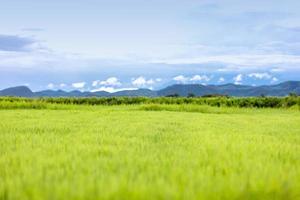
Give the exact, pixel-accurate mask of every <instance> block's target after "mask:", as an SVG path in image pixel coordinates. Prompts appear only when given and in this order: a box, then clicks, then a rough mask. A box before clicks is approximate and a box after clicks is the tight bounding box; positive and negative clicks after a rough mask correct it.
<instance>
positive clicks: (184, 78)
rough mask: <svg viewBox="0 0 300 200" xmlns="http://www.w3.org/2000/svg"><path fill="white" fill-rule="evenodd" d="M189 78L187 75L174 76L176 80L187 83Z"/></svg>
mask: <svg viewBox="0 0 300 200" xmlns="http://www.w3.org/2000/svg"><path fill="white" fill-rule="evenodd" d="M188 79H189V78H188V77H185V76H183V75H179V76H175V77H174V78H173V80H174V81H177V82H179V83H186V82H187V81H188Z"/></svg>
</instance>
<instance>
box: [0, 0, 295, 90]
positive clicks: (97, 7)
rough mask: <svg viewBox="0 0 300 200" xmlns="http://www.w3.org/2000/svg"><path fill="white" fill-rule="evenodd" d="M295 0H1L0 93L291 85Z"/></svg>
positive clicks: (293, 66)
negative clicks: (9, 90)
mask: <svg viewBox="0 0 300 200" xmlns="http://www.w3.org/2000/svg"><path fill="white" fill-rule="evenodd" d="M299 8H300V1H298V0H285V1H282V0H272V1H270V0H252V1H244V0H181V1H180V0H147V1H146V0H145V1H144V0H76V1H74V0H73V1H71V0H63V1H62V0H51V1H50V0H45V1H38V0H22V1H18V0H9V1H2V2H1V7H0V9H1V10H0V24H1V29H0V89H1V88H6V87H10V86H16V85H28V86H29V87H30V88H32V89H33V90H43V89H64V90H74V89H79V90H91V91H98V90H106V91H110V92H113V91H118V90H122V89H135V88H151V89H159V88H162V87H165V86H166V85H170V84H174V83H185V84H189V83H201V84H225V83H236V84H249V85H261V84H276V83H279V82H282V81H286V80H300V12H299Z"/></svg>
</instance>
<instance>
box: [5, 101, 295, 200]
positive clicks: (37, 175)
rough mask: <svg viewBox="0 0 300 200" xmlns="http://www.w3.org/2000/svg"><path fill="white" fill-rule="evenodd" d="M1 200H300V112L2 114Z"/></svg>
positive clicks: (125, 109)
mask: <svg viewBox="0 0 300 200" xmlns="http://www.w3.org/2000/svg"><path fill="white" fill-rule="evenodd" d="M0 199H1V200H8V199H11V200H60V199H63V200H77V199H78V200H79V199H82V200H83V199H90V200H96V199H187V200H190V199H300V112H299V110H297V109H254V108H217V107H214V108H213V107H208V106H199V105H121V106H87V105H81V106H80V105H77V106H75V105H57V106H49V107H48V108H41V109H28V108H25V107H24V108H10V109H5V108H2V109H0Z"/></svg>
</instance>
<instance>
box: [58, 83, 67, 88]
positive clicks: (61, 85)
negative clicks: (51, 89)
mask: <svg viewBox="0 0 300 200" xmlns="http://www.w3.org/2000/svg"><path fill="white" fill-rule="evenodd" d="M59 87H61V88H64V87H67V85H66V84H65V83H61V84H59Z"/></svg>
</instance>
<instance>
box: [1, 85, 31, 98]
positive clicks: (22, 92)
mask: <svg viewBox="0 0 300 200" xmlns="http://www.w3.org/2000/svg"><path fill="white" fill-rule="evenodd" d="M0 96H19V97H33V96H34V93H33V92H32V91H31V90H30V89H29V88H28V87H26V86H18V87H11V88H7V89H4V90H1V91H0Z"/></svg>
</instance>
